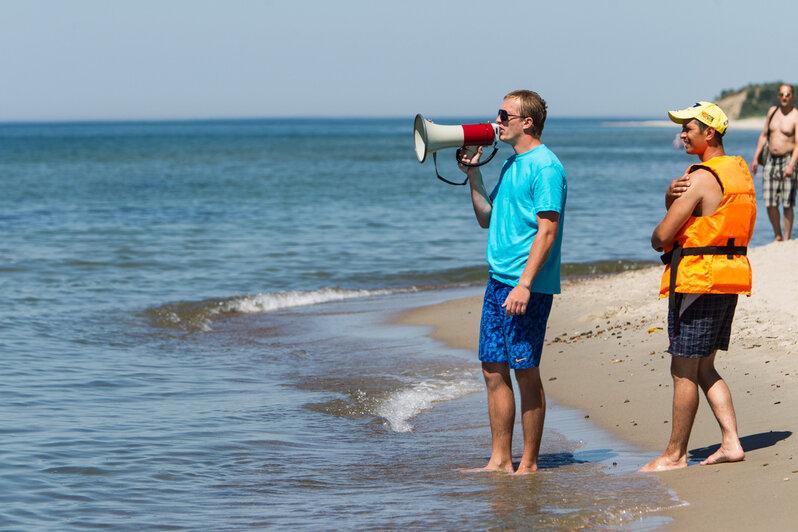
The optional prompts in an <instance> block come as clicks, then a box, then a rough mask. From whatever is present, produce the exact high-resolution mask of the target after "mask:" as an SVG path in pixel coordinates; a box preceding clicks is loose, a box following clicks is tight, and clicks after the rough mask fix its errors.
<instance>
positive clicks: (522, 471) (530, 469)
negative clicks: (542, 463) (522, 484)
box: [515, 464, 538, 475]
mask: <svg viewBox="0 0 798 532" xmlns="http://www.w3.org/2000/svg"><path fill="white" fill-rule="evenodd" d="M537 470H538V465H537V464H533V465H531V466H525V465H521V464H518V469H516V470H515V474H516V475H526V474H527V473H534V472H535V471H537Z"/></svg>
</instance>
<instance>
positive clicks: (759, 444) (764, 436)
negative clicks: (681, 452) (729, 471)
mask: <svg viewBox="0 0 798 532" xmlns="http://www.w3.org/2000/svg"><path fill="white" fill-rule="evenodd" d="M790 436H792V432H790V431H789V430H771V431H770V432H760V433H759V434H751V435H750V436H743V437H742V438H740V444H742V446H743V451H745V452H749V451H756V450H757V449H763V448H765V447H771V446H773V445H776V444H777V443H779V442H780V441H781V440H786V439H787V438H789V437H790ZM718 449H720V444H719V443H717V444H715V445H709V446H707V447H699V448H698V449H691V450H690V451H689V452H688V454H687V460H688V462H694V461H701V460H704V459H705V458H708V457H709V456H710V455H711V454H712V453H714V452H715V451H717V450H718Z"/></svg>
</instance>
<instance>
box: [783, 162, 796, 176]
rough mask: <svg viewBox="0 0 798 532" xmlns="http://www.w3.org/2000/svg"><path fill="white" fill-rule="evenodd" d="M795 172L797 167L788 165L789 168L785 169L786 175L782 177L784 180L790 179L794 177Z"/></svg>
mask: <svg viewBox="0 0 798 532" xmlns="http://www.w3.org/2000/svg"><path fill="white" fill-rule="evenodd" d="M794 171H795V165H790V164H788V165H787V168H785V169H784V174H783V175H782V176H781V178H782V179H790V178H791V177H792V173H793V172H794Z"/></svg>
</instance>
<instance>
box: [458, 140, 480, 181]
mask: <svg viewBox="0 0 798 532" xmlns="http://www.w3.org/2000/svg"><path fill="white" fill-rule="evenodd" d="M481 156H482V146H477V149H476V151H474V147H473V146H468V147H465V148H461V149H460V159H459V160H458V161H457V166H458V168H460V170H462V171H463V172H465V173H466V174H468V171H469V170H472V169H475V168H473V167H469V166H463V164H462V163H468V164H477V163H478V162H479V158H480V157H481Z"/></svg>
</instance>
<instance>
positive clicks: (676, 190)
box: [665, 172, 690, 203]
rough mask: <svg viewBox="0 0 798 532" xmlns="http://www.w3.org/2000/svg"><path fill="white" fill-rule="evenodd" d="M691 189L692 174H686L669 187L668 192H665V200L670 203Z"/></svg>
mask: <svg viewBox="0 0 798 532" xmlns="http://www.w3.org/2000/svg"><path fill="white" fill-rule="evenodd" d="M689 187H690V174H688V173H687V172H685V173H684V175H683V176H682V177H680V178H679V179H674V180H673V181H671V184H670V185H668V190H666V191H665V200H666V201H668V202H669V203H670V202H672V201H673V200H675V199H676V198H678V197H679V196H681V195H682V194H684V191H685V190H687V189H688V188H689Z"/></svg>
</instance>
